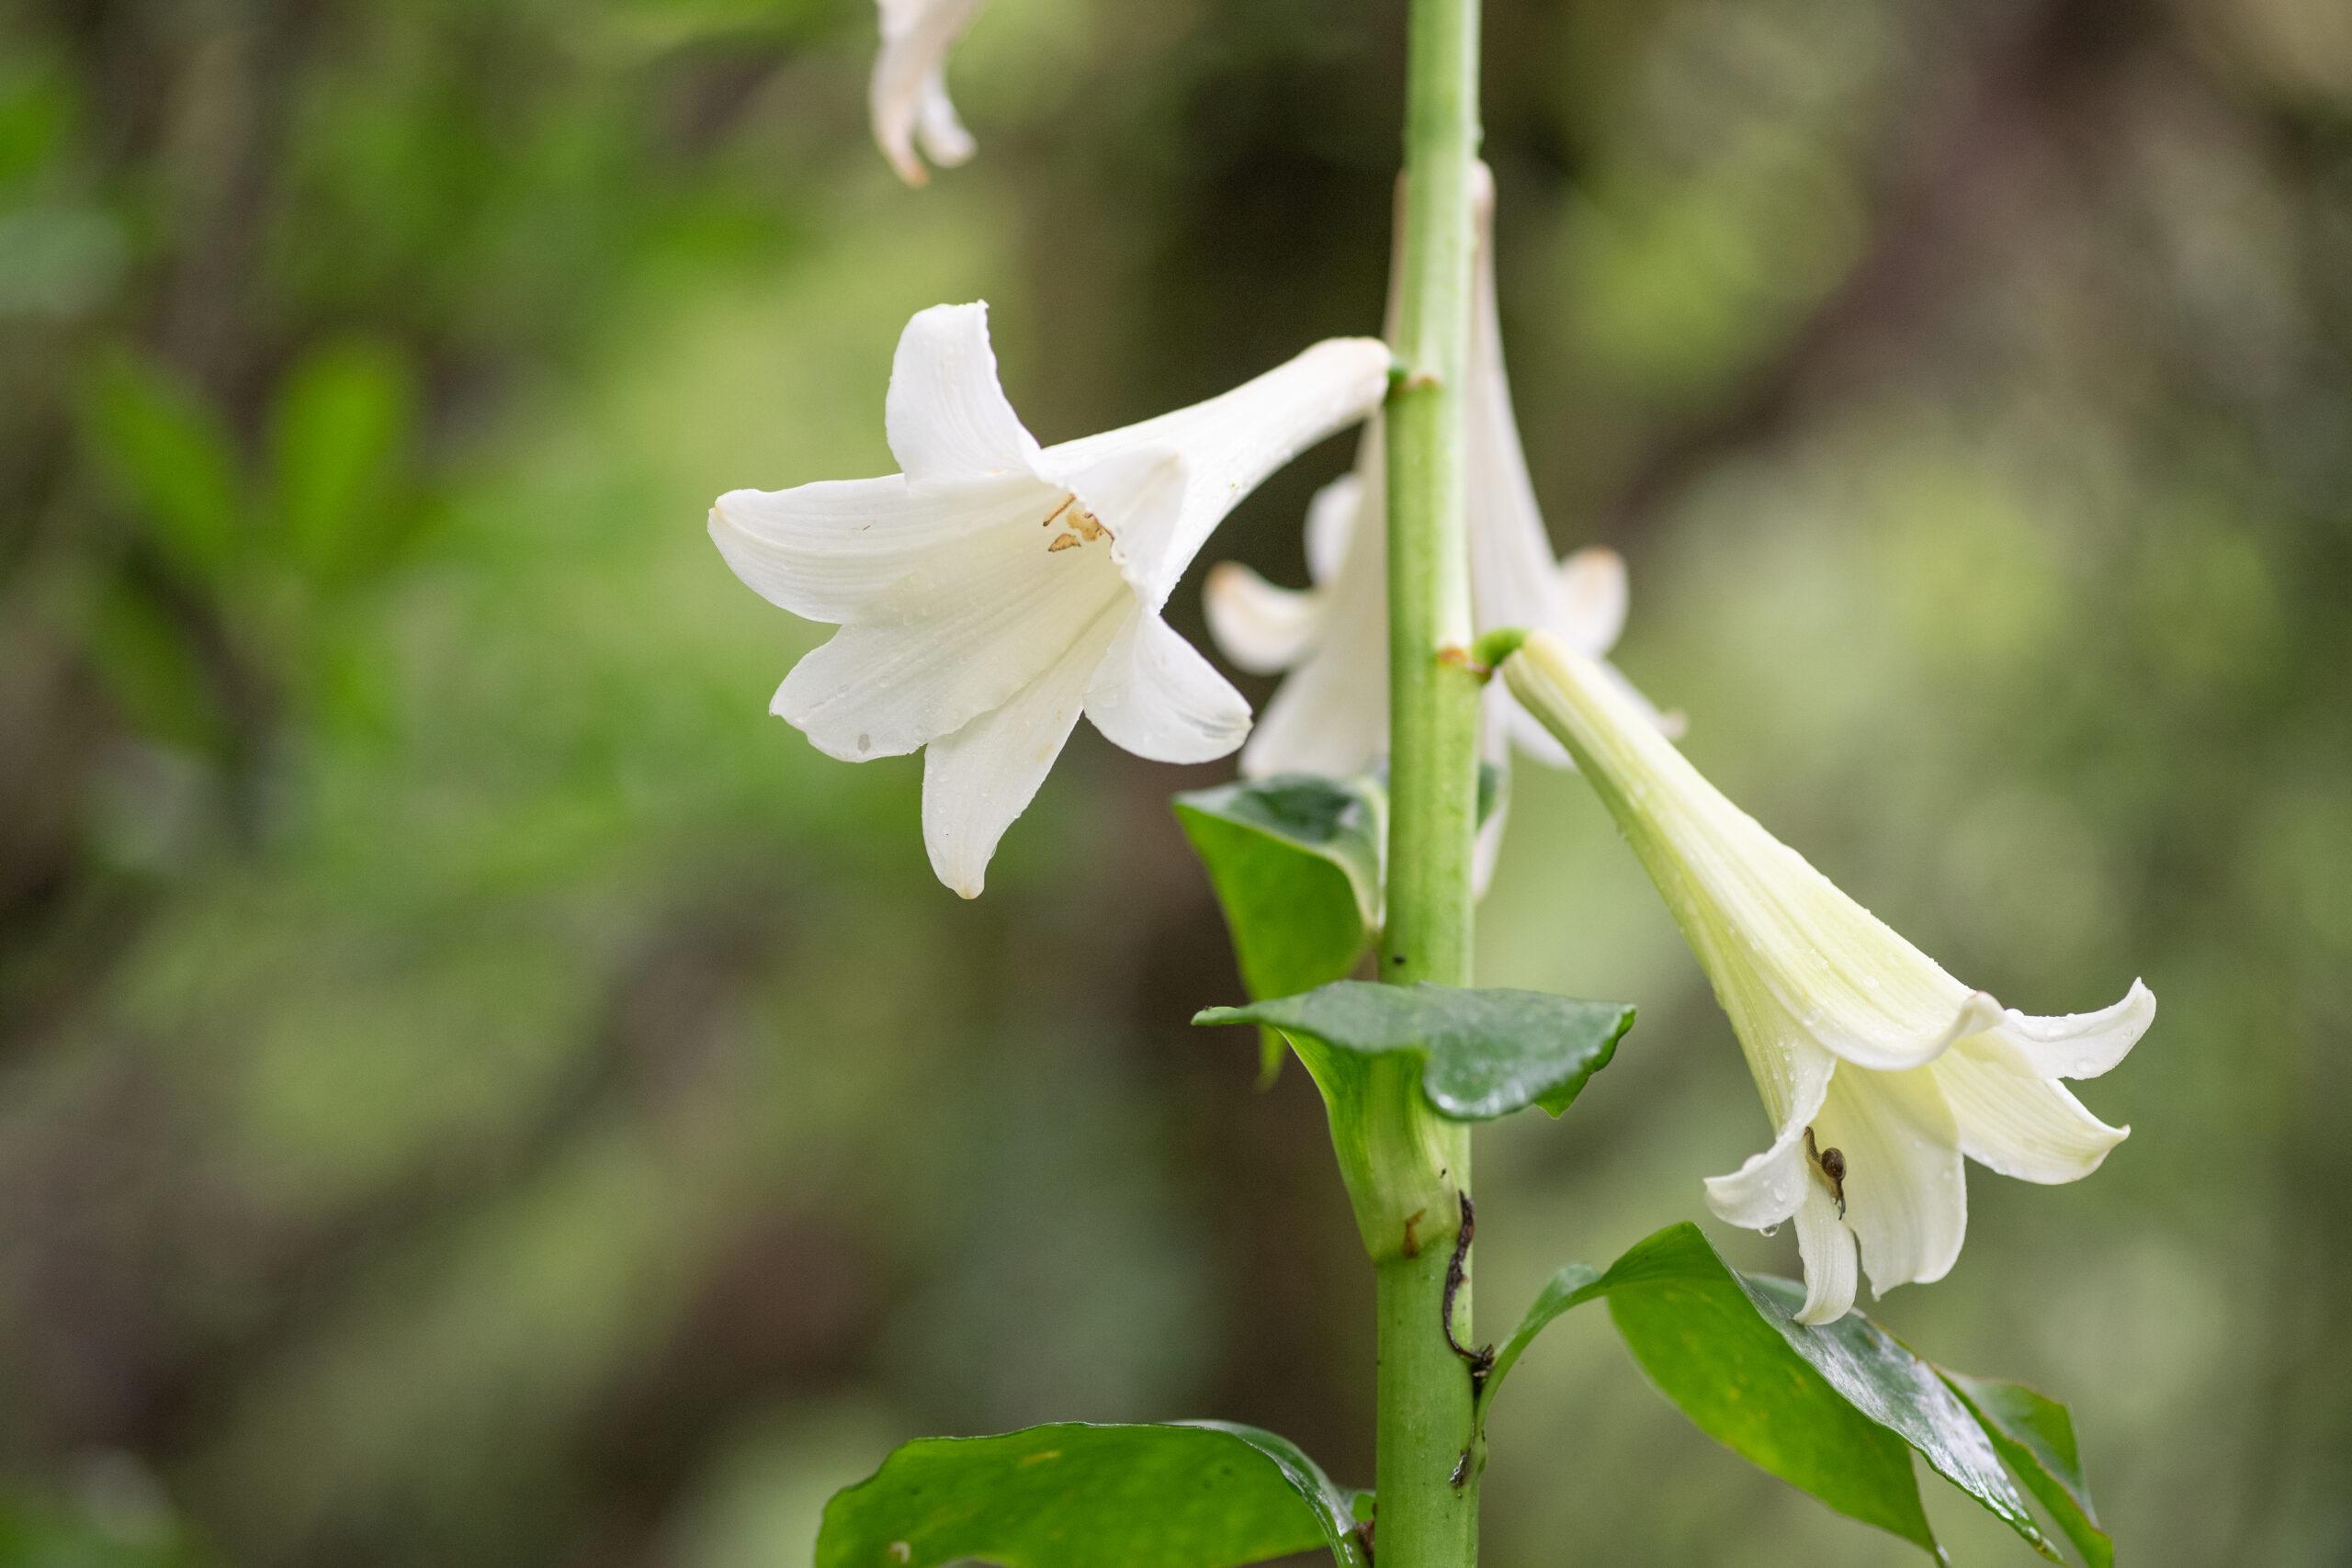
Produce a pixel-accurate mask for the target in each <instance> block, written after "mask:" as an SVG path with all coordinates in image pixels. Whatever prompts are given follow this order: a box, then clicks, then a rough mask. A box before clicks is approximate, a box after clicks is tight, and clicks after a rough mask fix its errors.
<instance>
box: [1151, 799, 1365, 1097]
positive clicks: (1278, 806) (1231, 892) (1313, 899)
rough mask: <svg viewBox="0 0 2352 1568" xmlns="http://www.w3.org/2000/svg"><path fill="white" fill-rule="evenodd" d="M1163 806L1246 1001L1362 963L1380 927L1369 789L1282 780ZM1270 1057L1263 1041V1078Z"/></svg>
mask: <svg viewBox="0 0 2352 1568" xmlns="http://www.w3.org/2000/svg"><path fill="white" fill-rule="evenodd" d="M1175 807H1176V819H1177V820H1178V821H1179V822H1180V823H1182V825H1183V829H1184V834H1185V837H1187V838H1189V839H1190V840H1192V841H1193V852H1195V853H1197V854H1198V855H1199V856H1200V857H1201V863H1202V864H1203V865H1204V866H1205V867H1207V869H1208V874H1209V885H1210V886H1212V887H1214V888H1215V889H1216V898H1217V904H1218V906H1219V907H1220V908H1223V909H1224V911H1225V923H1226V929H1227V931H1230V932H1231V933H1232V936H1233V952H1234V956H1235V958H1236V960H1237V961H1238V964H1239V967H1240V970H1241V983H1242V985H1244V986H1245V987H1248V988H1249V991H1250V995H1251V996H1253V997H1261V998H1263V997H1281V996H1288V995H1289V994H1291V993H1292V992H1294V991H1303V990H1306V989H1308V988H1310V987H1315V986H1319V985H1322V984H1323V983H1324V982H1326V981H1328V980H1337V979H1340V978H1341V977H1342V976H1345V975H1346V974H1347V973H1348V972H1349V971H1350V970H1351V969H1353V968H1355V966H1356V965H1357V964H1360V963H1362V962H1363V956H1364V954H1365V953H1367V952H1368V951H1370V949H1371V947H1372V942H1373V938H1374V934H1375V933H1376V932H1377V931H1378V929H1379V920H1380V857H1381V846H1382V843H1383V841H1384V838H1385V833H1386V830H1387V829H1386V825H1385V817H1386V812H1387V804H1386V799H1385V796H1384V795H1382V793H1381V791H1380V787H1379V785H1378V784H1375V783H1374V782H1373V781H1371V780H1369V779H1345V780H1342V779H1327V778H1318V777H1317V776H1315V775H1314V774H1311V773H1286V774H1283V775H1281V776H1278V777H1275V778H1271V779H1258V780H1245V781H1242V782H1240V783H1238V784H1222V785H1220V786H1218V787H1217V788H1216V789H1204V790H1196V791H1193V793H1191V794H1189V795H1178V796H1177V797H1176V800H1175ZM1282 1052H1283V1044H1282V1040H1281V1038H1280V1037H1279V1036H1278V1035H1276V1034H1274V1033H1273V1032H1272V1031H1268V1032H1265V1033H1264V1035H1263V1036H1262V1038H1261V1052H1260V1055H1261V1063H1262V1066H1263V1067H1264V1070H1265V1071H1266V1073H1267V1074H1268V1075H1269V1076H1271V1075H1272V1073H1273V1071H1274V1070H1275V1069H1276V1068H1277V1067H1279V1066H1281V1064H1282Z"/></svg>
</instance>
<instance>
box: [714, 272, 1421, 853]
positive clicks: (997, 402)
mask: <svg viewBox="0 0 2352 1568" xmlns="http://www.w3.org/2000/svg"><path fill="white" fill-rule="evenodd" d="M1388 364H1389V356H1388V350H1387V348H1386V347H1385V345H1383V344H1380V343H1378V342H1376V341H1374V340H1373V339H1371V338H1334V339H1331V340H1329V341H1327V342H1324V343H1320V344H1316V345H1315V346H1314V347H1312V348H1310V349H1308V350H1306V353H1304V354H1301V355H1298V357H1296V358H1295V359H1293V360H1291V361H1290V362H1289V363H1288V364H1286V365H1283V366H1281V367H1277V368H1276V369H1273V370H1270V371H1268V372H1267V373H1266V374H1265V375H1263V376H1261V377H1259V378H1257V379H1255V380H1253V381H1250V382H1247V383H1245V384H1244V385H1242V386H1240V387H1238V388H1236V389H1234V390H1232V391H1230V392H1227V393H1226V394H1225V395H1223V396H1222V397H1217V398H1212V399H1210V400H1208V401H1206V402H1204V403H1198V404H1195V405H1194V406H1193V407H1191V408H1188V409H1181V410H1179V411H1177V412H1174V413H1169V414H1162V415H1161V416H1159V418H1157V419H1151V420H1147V421H1145V422H1144V423H1140V424H1134V425H1129V426H1127V427H1126V428H1125V429H1124V430H1114V431H1111V432H1109V433H1107V434H1102V435H1092V436H1088V437H1086V438H1085V439H1083V440H1079V441H1068V442H1064V443H1062V444H1061V445H1059V446H1046V447H1041V446H1038V445H1037V442H1036V439H1035V437H1034V436H1032V435H1031V434H1029V432H1028V431H1027V430H1026V429H1024V428H1023V426H1022V423H1021V421H1020V418H1019V417H1018V416H1017V415H1015V414H1014V413H1013V412H1012V404H1011V403H1010V402H1008V401H1007V400H1006V399H1005V395H1004V391H1003V389H1002V388H1001V386H1000V385H999V384H998V381H997V370H996V355H995V353H994V352H993V350H991V349H990V347H989V333H988V307H987V306H986V305H939V306H934V307H933V308H932V309H931V310H924V311H922V312H920V313H919V314H917V315H916V316H915V318H914V319H913V320H912V321H909V322H908V323H907V330H906V332H905V333H904V334H903V335H902V336H901V337H900V338H899V352H898V358H897V360H896V362H895V363H894V364H893V365H892V367H891V371H890V390H889V396H888V400H887V405H886V409H885V413H886V423H887V424H888V432H889V438H890V450H891V452H892V453H893V454H894V455H895V456H896V457H898V459H899V465H900V467H901V468H903V469H904V470H905V471H904V472H903V473H899V474H892V475H889V476H888V477H886V478H882V479H847V480H821V481H820V482H818V483H815V484H805V485H801V486H799V487H798V488H797V489H794V490H786V491H752V490H739V491H729V493H727V494H726V495H723V496H720V497H719V498H718V506H717V507H716V508H715V509H714V510H713V511H712V513H711V514H710V534H711V537H712V538H713V539H714V540H716V541H717V542H718V547H719V550H720V552H721V553H722V554H724V555H725V556H726V558H727V563H728V565H729V566H730V567H732V568H733V569H734V570H735V574H736V575H737V576H738V577H740V578H741V579H742V580H743V581H744V582H746V583H747V584H749V585H750V586H751V587H752V589H754V590H756V591H757V592H759V593H760V594H761V595H763V597H765V598H766V599H768V600H769V601H770V602H772V603H774V604H779V605H781V606H783V607H784V608H785V609H787V610H790V611H792V612H793V613H794V614H795V615H804V616H806V617H808V618H809V619H810V620H814V621H830V622H834V623H837V624H839V625H840V626H841V628H842V629H841V631H840V632H839V633H837V634H836V635H835V636H834V637H832V639H831V641H829V642H827V643H826V644H825V645H824V646H823V647H822V648H820V649H817V650H816V651H814V652H813V653H810V654H809V656H808V657H807V658H805V659H803V660H801V661H800V662H799V663H798V664H797V665H796V666H794V667H793V670H792V672H791V674H790V675H788V676H786V679H785V682H784V684H783V686H782V687H780V688H779V689H778V690H777V692H776V694H775V702H774V703H773V704H772V705H771V708H772V711H774V712H775V713H776V714H778V715H780V716H783V717H784V718H786V719H787V720H789V721H790V722H791V723H792V724H793V725H795V726H797V728H800V729H801V730H803V731H805V732H806V733H807V734H808V736H809V739H810V740H812V741H814V742H815V743H816V745H817V747H818V749H819V750H822V751H824V752H826V753H827V754H828V755H831V756H834V757H840V758H842V759H845V760H847V761H865V759H867V758H869V757H890V756H899V755H903V754H905V753H907V752H909V751H912V750H916V749H917V748H918V747H928V748H929V750H928V751H927V753H926V755H925V757H924V765H923V801H922V816H923V841H924V843H925V845H926V846H927V847H928V848H929V850H930V852H931V863H932V869H933V871H935V872H936V873H937V874H938V875H939V879H940V880H941V881H942V882H944V883H945V884H946V885H947V886H950V887H952V888H954V889H955V890H956V892H958V893H960V894H962V895H963V896H964V897H967V898H971V897H978V895H979V892H980V887H981V885H982V881H983V879H984V876H985V874H986V872H987V869H988V863H989V857H990V856H991V855H993V854H994V853H995V852H996V846H997V841H998V840H1000V839H1001V838H1002V837H1003V836H1004V830H1005V829H1006V828H1008V827H1009V826H1011V825H1012V819H1013V818H1016V817H1018V816H1020V815H1021V813H1022V811H1023V809H1024V808H1025V807H1027V806H1028V804H1029V802H1030V800H1031V799H1032V798H1034V797H1035V795H1036V793H1037V789H1038V786H1039V785H1040V784H1043V783H1044V782H1045V778H1046V772H1047V771H1048V770H1049V769H1050V768H1051V767H1052V766H1053V762H1054V759H1055V758H1056V757H1057V756H1059V755H1060V754H1061V750H1062V746H1063V744H1064V743H1065V742H1067V741H1068V740H1069V734H1070V731H1071V729H1072V728H1075V727H1076V725H1077V723H1078V716H1079V714H1080V712H1081V711H1083V712H1084V713H1085V715H1086V716H1087V717H1088V718H1089V719H1091V720H1092V721H1093V723H1094V727H1095V728H1097V729H1099V730H1101V731H1102V732H1103V734H1104V735H1105V736H1107V737H1109V738H1110V739H1111V740H1112V741H1114V743H1116V744H1117V745H1120V746H1123V747H1125V749H1126V750H1130V751H1133V752H1135V753H1136V755H1138V756H1142V757H1148V758H1151V759H1153V760H1154V761H1167V762H1202V761H1208V760H1210V759H1212V758H1215V757H1222V756H1224V755H1225V754H1226V753H1227V752H1228V751H1231V750H1233V749H1234V748H1235V747H1236V746H1238V745H1239V744H1240V743H1241V740H1242V738H1243V736H1245V735H1246V734H1248V733H1249V729H1250V706H1249V704H1247V703H1246V702H1244V701H1243V700H1242V698H1241V694H1239V693H1238V692H1236V691H1235V690H1234V689H1233V687H1232V686H1231V685H1230V684H1229V683H1228V682H1227V681H1226V679H1225V677H1223V676H1222V675H1219V674H1218V673H1217V672H1216V671H1215V670H1214V669H1212V668H1211V667H1210V665H1209V662H1208V660H1205V659H1204V658H1202V657H1201V655H1200V654H1199V653H1198V652H1197V651H1196V650H1195V649H1193V646H1192V645H1191V644H1190V643H1188V642H1186V641H1185V640H1184V639H1183V638H1182V637H1179V636H1178V635H1177V634H1176V633H1175V632H1174V631H1173V630H1171V629H1170V626H1168V623H1167V622H1166V621H1164V620H1162V619H1161V618H1160V612H1161V610H1162V609H1163V608H1164V607H1165V606H1166V604H1167V603H1168V595H1169V593H1170V592H1171V591H1172V590H1173V589H1174V587H1175V585H1176V581H1177V579H1178V578H1179V577H1181V576H1182V574H1183V571H1184V569H1185V568H1186V567H1187V566H1188V565H1190V564H1191V562H1192V559H1193V557H1194V556H1195V555H1197V554H1198V553H1199V551H1200V548H1201V546H1202V545H1203V544H1204V543H1205V542H1206V540H1207V538H1208V536H1209V533H1210V531H1211V530H1212V529H1214V528H1215V527H1216V525H1217V524H1218V523H1220V522H1221V521H1223V520H1224V518H1225V515H1226V513H1227V512H1230V511H1231V510H1232V509H1233V507H1234V506H1235V505H1236V504H1237V503H1238V502H1239V501H1240V500H1241V498H1242V497H1244V496H1246V495H1248V494H1249V493H1250V491H1252V490H1254V489H1256V488H1257V486H1258V484H1259V483H1260V481H1261V480H1263V479H1265V478H1266V476H1267V475H1269V474H1271V473H1272V472H1273V471H1274V470H1275V469H1276V468H1281V467H1282V466H1283V464H1284V463H1287V462H1288V461H1290V459H1291V458H1292V457H1295V456H1296V455H1297V454H1298V453H1299V452H1301V451H1303V450H1304V449H1305V448H1306V447H1308V446H1313V445H1314V444H1315V443H1316V442H1317V441H1320V440H1322V439H1323V438H1324V437H1325V436H1327V435H1329V434H1332V433H1333V432H1335V431H1337V430H1340V428H1342V427H1343V426H1346V425H1349V424H1351V423H1355V422H1356V421H1357V420H1360V419H1362V418H1363V416H1364V414H1365V413H1366V412H1369V411H1370V410H1371V409H1372V408H1373V407H1374V405H1375V404H1377V403H1378V402H1379V400H1380V398H1381V396H1382V394H1383V392H1384V391H1385V389H1386V385H1387V377H1388Z"/></svg>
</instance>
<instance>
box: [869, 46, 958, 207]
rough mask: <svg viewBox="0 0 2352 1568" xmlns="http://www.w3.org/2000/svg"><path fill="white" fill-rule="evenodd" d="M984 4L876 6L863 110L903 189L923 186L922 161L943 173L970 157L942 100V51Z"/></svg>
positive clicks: (926, 174)
mask: <svg viewBox="0 0 2352 1568" xmlns="http://www.w3.org/2000/svg"><path fill="white" fill-rule="evenodd" d="M984 3H985V0H879V9H880V17H881V24H882V51H881V52H880V53H879V54H878V55H876V57H875V61H874V76H873V79H872V82H871V83H870V85H869V86H868V89H867V95H866V96H867V106H868V108H869V109H870V110H871V112H872V115H873V119H874V140H875V141H876V143H877V144H878V145H879V146H880V147H881V149H882V154H883V156H884V157H886V158H888V159H889V160H890V166H891V167H892V168H893V169H896V170H897V171H898V172H899V178H900V179H902V180H904V181H906V182H907V184H909V185H910V186H922V185H926V184H928V183H929V182H930V179H931V171H930V170H929V169H927V168H925V167H924V166H923V159H924V157H928V158H929V159H930V160H931V162H932V163H933V164H938V165H940V166H941V167H942V168H951V167H953V166H955V165H956V164H961V163H964V162H966V161H967V160H968V159H969V158H970V157H971V156H972V153H973V152H974V151H975V150H976V147H975V143H974V142H973V141H972V134H971V132H970V131H968V130H965V129H964V122H963V121H962V120H961V119H958V118H956V106H955V104H954V102H953V101H951V100H950V99H949V97H948V96H947V51H949V50H950V49H952V48H954V47H955V43H956V39H958V38H961V37H962V36H963V33H964V29H965V28H968V27H970V26H971V25H972V18H973V17H976V16H978V14H979V10H980V6H982V5H983V4H984ZM918 147H920V149H921V152H920V153H919V152H917V149H918Z"/></svg>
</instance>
